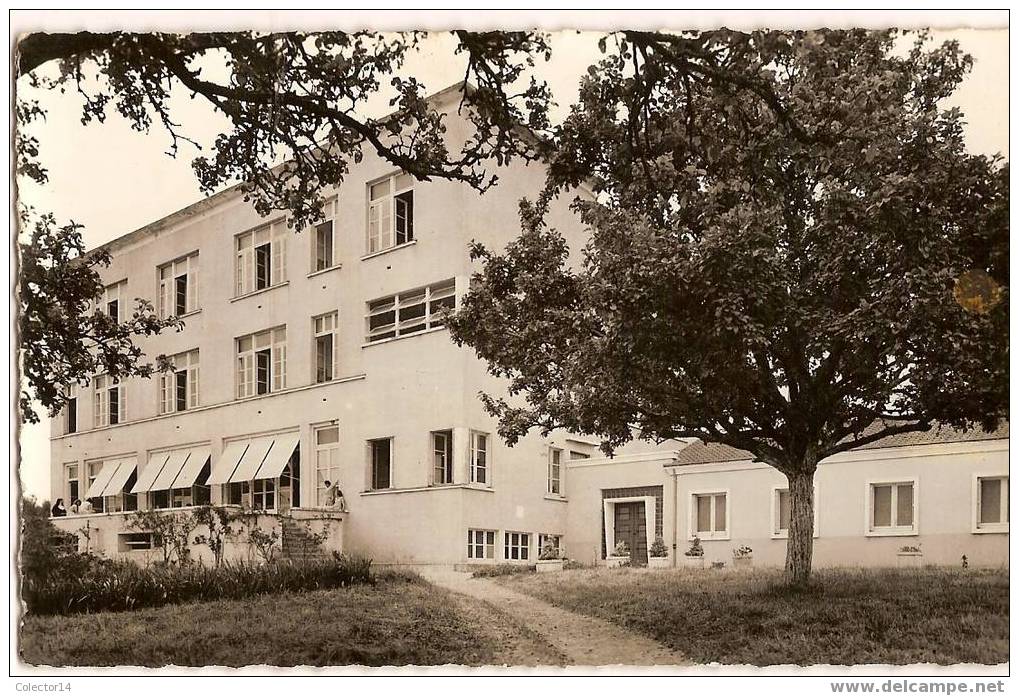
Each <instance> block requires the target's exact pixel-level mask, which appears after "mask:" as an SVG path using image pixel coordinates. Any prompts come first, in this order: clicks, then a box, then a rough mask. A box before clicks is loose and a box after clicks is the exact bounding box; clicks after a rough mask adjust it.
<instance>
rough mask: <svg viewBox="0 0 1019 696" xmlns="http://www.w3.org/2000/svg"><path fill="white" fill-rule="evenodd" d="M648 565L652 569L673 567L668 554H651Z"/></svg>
mask: <svg viewBox="0 0 1019 696" xmlns="http://www.w3.org/2000/svg"><path fill="white" fill-rule="evenodd" d="M647 567H648V568H652V569H661V568H671V567H672V564H671V563H669V557H668V556H651V557H650V558H648V559H647Z"/></svg>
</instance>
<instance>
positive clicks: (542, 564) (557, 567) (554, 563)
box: [534, 558, 566, 573]
mask: <svg viewBox="0 0 1019 696" xmlns="http://www.w3.org/2000/svg"><path fill="white" fill-rule="evenodd" d="M565 567H566V560H565V559H563V558H551V559H548V560H544V561H538V562H537V563H536V564H535V566H534V569H535V571H537V572H539V573H558V572H559V571H561V570H562V569H563V568H565Z"/></svg>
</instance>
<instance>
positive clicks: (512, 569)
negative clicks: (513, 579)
mask: <svg viewBox="0 0 1019 696" xmlns="http://www.w3.org/2000/svg"><path fill="white" fill-rule="evenodd" d="M533 572H534V566H532V565H517V564H515V563H499V564H498V565H486V566H480V567H478V568H476V569H474V571H473V572H472V573H471V576H472V577H475V578H495V577H499V576H500V575H518V574H523V573H533Z"/></svg>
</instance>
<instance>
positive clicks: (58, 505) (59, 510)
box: [50, 498, 67, 517]
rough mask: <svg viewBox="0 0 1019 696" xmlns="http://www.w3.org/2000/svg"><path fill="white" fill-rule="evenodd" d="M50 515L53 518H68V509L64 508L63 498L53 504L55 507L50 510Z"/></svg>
mask: <svg viewBox="0 0 1019 696" xmlns="http://www.w3.org/2000/svg"><path fill="white" fill-rule="evenodd" d="M50 515H51V516H53V517H67V508H65V507H64V499H63V498H57V502H55V503H53V507H51V508H50Z"/></svg>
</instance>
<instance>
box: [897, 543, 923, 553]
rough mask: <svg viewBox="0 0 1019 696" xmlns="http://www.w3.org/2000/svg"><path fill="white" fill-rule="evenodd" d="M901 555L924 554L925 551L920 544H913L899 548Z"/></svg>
mask: <svg viewBox="0 0 1019 696" xmlns="http://www.w3.org/2000/svg"><path fill="white" fill-rule="evenodd" d="M899 553H923V550H922V549H921V548H920V544H916V545H915V546H914V545H912V544H906V545H905V546H901V547H899Z"/></svg>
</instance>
